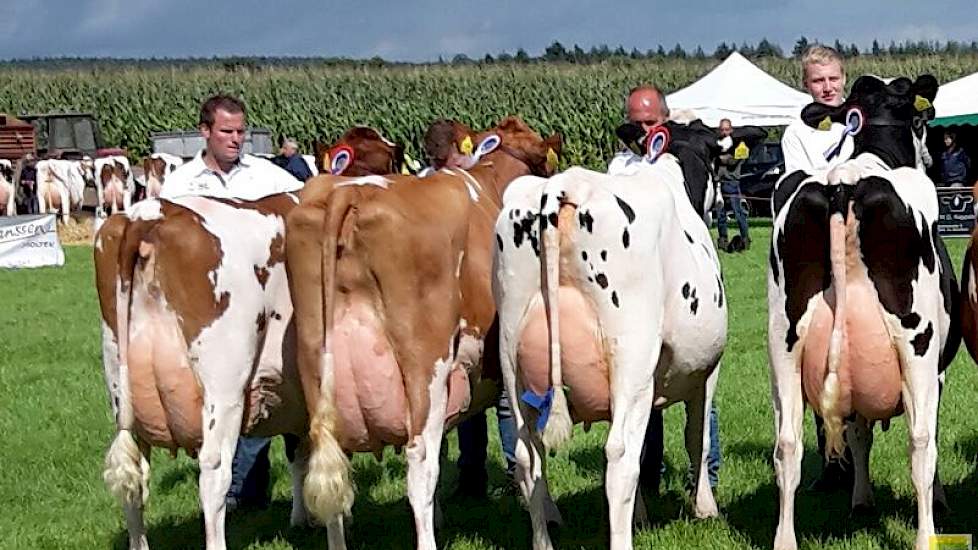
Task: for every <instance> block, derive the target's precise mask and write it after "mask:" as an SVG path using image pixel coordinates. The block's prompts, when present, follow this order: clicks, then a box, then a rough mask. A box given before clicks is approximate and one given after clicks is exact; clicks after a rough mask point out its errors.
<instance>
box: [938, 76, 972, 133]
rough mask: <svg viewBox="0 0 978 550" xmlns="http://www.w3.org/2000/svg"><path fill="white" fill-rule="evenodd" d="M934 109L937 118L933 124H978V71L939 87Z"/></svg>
mask: <svg viewBox="0 0 978 550" xmlns="http://www.w3.org/2000/svg"><path fill="white" fill-rule="evenodd" d="M934 111H935V116H936V118H935V119H934V120H932V121H931V123H930V124H931V126H952V125H955V124H978V73H974V74H970V75H968V76H966V77H963V78H959V79H957V80H955V81H953V82H948V83H947V84H944V85H943V86H941V87H940V88H938V89H937V97H936V98H935V99H934Z"/></svg>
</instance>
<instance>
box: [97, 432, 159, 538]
mask: <svg viewBox="0 0 978 550" xmlns="http://www.w3.org/2000/svg"><path fill="white" fill-rule="evenodd" d="M149 453H150V447H149V445H146V444H145V443H139V444H137V443H136V439H135V438H134V436H133V434H132V432H130V431H129V430H120V431H119V433H118V434H117V435H116V438H115V440H114V441H113V442H112V445H111V447H109V452H108V453H106V456H105V471H104V472H103V474H102V478H103V479H104V480H105V484H106V485H107V486H108V488H109V492H110V493H112V495H113V496H115V497H116V498H117V499H119V502H120V503H121V504H122V508H123V510H124V512H125V514H126V530H127V531H128V532H129V548H130V550H145V549H148V548H149V543H148V542H147V540H146V525H145V523H144V522H143V506H144V505H145V504H146V500H147V499H148V498H149Z"/></svg>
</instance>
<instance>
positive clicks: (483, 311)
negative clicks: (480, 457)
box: [287, 117, 561, 550]
mask: <svg viewBox="0 0 978 550" xmlns="http://www.w3.org/2000/svg"><path fill="white" fill-rule="evenodd" d="M491 132H492V133H493V134H495V135H496V136H498V138H501V143H500V144H499V145H498V148H496V149H495V150H494V151H493V152H491V153H488V149H489V148H490V147H488V146H487V148H486V149H484V150H483V151H486V152H487V153H486V155H485V156H484V157H483V158H484V159H485V160H486V161H488V162H483V163H480V164H478V165H476V166H475V167H473V168H472V169H471V171H461V170H442V171H440V172H437V173H435V174H433V175H431V176H428V177H427V178H425V179H423V180H420V179H418V178H416V177H412V176H403V175H389V176H383V177H379V176H367V177H355V178H347V177H335V176H319V177H317V178H314V179H312V180H310V181H309V182H308V183H307V184H306V188H305V190H304V192H303V197H302V205H301V206H299V207H298V208H297V209H296V210H294V211H293V212H292V214H291V215H290V216H289V220H288V235H289V238H288V242H287V251H288V265H289V273H290V284H291V285H292V297H293V302H294V303H295V305H296V327H297V330H298V334H299V368H300V372H301V374H302V381H303V389H304V390H305V396H306V403H307V404H308V405H309V415H310V418H311V419H312V427H311V431H310V437H311V440H312V453H313V454H312V456H311V458H310V465H309V475H308V476H307V478H306V482H305V488H304V495H305V498H306V504H307V506H308V508H309V510H310V513H312V514H313V515H314V516H315V517H316V518H317V519H318V520H319V521H321V522H323V523H325V524H326V525H327V528H328V539H329V547H330V548H331V549H333V550H336V549H341V548H345V547H346V543H345V538H344V534H343V520H344V516H345V515H348V514H349V513H350V510H351V508H352V506H353V493H354V491H353V481H352V479H351V478H352V476H351V472H350V461H349V459H348V458H347V454H348V453H352V452H380V451H382V450H383V449H384V447H386V446H389V445H393V446H397V447H406V449H405V455H406V458H407V463H408V471H407V486H408V500H409V501H410V503H411V507H412V509H413V511H414V518H415V529H416V535H417V547H418V548H424V549H432V550H433V549H434V548H435V533H434V521H433V520H434V509H435V503H434V497H435V486H436V484H437V481H438V472H439V464H438V460H439V449H440V448H441V442H442V438H443V436H444V431H445V428H446V426H451V424H452V423H453V422H455V421H457V420H459V419H460V418H461V416H460V413H462V412H463V411H465V410H466V409H467V408H471V409H475V408H476V407H477V405H476V404H475V402H476V401H477V400H478V396H479V395H480V393H481V392H482V389H481V388H482V387H483V386H482V384H480V383H479V382H481V381H482V374H483V373H482V352H483V341H484V339H485V338H486V337H487V333H488V331H489V327H490V325H491V324H492V320H493V316H494V313H495V308H494V307H493V301H492V295H491V290H490V267H491V258H492V246H493V244H492V243H493V231H492V227H493V223H494V221H495V219H496V215H497V213H498V211H499V205H500V204H501V200H500V199H501V195H502V191H503V189H505V187H506V186H507V185H508V184H509V182H510V181H512V180H513V179H514V178H515V177H517V176H519V175H523V174H528V173H537V174H543V175H546V174H550V173H552V172H553V170H554V168H555V165H556V155H557V153H558V151H559V150H560V143H561V142H560V137H559V136H552V137H550V138H548V139H546V140H544V139H542V138H541V137H540V136H539V135H538V134H537V133H536V132H533V131H532V130H531V129H530V128H529V127H528V126H527V125H526V124H525V123H524V122H523V121H522V120H519V119H518V118H516V117H511V118H507V119H504V120H503V121H502V122H501V123H500V124H499V125H498V126H497V127H496V128H494V129H493V130H492V131H491ZM485 137H486V138H487V139H486V140H483V141H482V142H481V143H492V141H493V139H492V138H490V137H489V136H485ZM498 138H497V139H496V140H495V141H496V142H497V143H498V142H499V139H498ZM548 151H549V154H548ZM488 401H489V399H484V400H483V403H482V405H481V406H483V407H484V406H485V404H486V402H488Z"/></svg>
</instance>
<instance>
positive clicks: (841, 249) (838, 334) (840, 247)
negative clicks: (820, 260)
mask: <svg viewBox="0 0 978 550" xmlns="http://www.w3.org/2000/svg"><path fill="white" fill-rule="evenodd" d="M839 187H840V189H843V188H844V187H845V186H839ZM840 194H841V195H845V193H844V189H843V192H842V193H840ZM834 202H835V201H834ZM841 202H842V204H841V205H836V204H834V205H833V206H834V208H833V211H832V214H831V217H830V218H829V259H830V262H831V266H832V288H833V291H834V292H835V314H834V316H833V321H832V335H831V337H830V339H829V356H828V372H827V374H826V376H825V382H824V384H823V389H822V396H821V397H822V398H821V402H820V408H821V411H822V418H823V419H824V421H825V424H824V428H825V456H826V457H838V456H841V455H842V453H843V452H844V451H845V446H846V444H845V440H844V439H843V431H844V425H843V418H842V412H841V411H839V410H838V408H839V398H840V394H841V392H842V385H841V383H840V381H839V364H840V363H841V361H842V353H843V345H844V342H843V339H844V336H845V322H846V214H847V213H848V201H841Z"/></svg>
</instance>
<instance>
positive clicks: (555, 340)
mask: <svg viewBox="0 0 978 550" xmlns="http://www.w3.org/2000/svg"><path fill="white" fill-rule="evenodd" d="M548 196H553V195H550V194H545V195H544V202H543V204H542V205H541V209H540V218H541V219H540V225H541V227H542V229H543V231H542V233H543V235H542V239H541V240H542V241H543V247H542V249H543V250H542V255H541V260H542V261H541V266H540V267H541V273H540V281H541V282H542V283H543V305H544V308H545V309H546V313H547V329H548V332H549V334H548V340H549V346H548V347H549V350H550V382H551V385H552V390H553V402H552V403H551V409H550V417H549V418H548V420H547V424H546V426H545V427H544V430H543V443H544V445H546V446H547V448H548V449H556V448H557V447H559V446H560V445H561V444H562V443H564V442H565V441H567V440H568V439H570V436H571V430H573V428H574V423H573V422H572V421H571V416H570V410H569V409H568V406H567V396H566V395H565V394H564V382H563V374H562V372H561V368H560V306H559V304H558V294H559V289H560V228H559V227H558V223H559V220H560V209H561V207H562V206H563V205H561V203H560V201H559V200H557V199H556V198H554V199H553V200H552V201H551V203H550V204H548V203H547V197H548ZM551 205H552V206H551ZM568 208H573V206H568ZM548 210H549V212H548Z"/></svg>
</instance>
